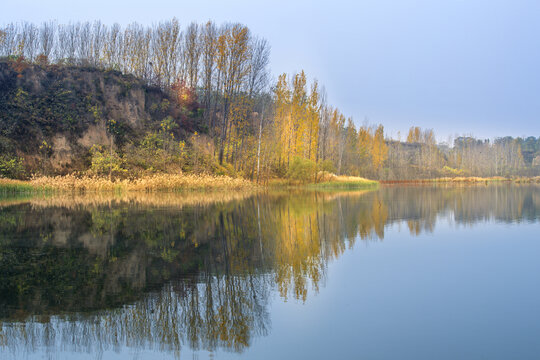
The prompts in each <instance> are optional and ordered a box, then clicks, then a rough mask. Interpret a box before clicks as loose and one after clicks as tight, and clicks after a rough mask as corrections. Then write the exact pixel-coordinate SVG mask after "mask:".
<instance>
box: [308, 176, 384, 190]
mask: <svg viewBox="0 0 540 360" xmlns="http://www.w3.org/2000/svg"><path fill="white" fill-rule="evenodd" d="M378 185H379V182H378V181H375V180H369V179H365V178H362V177H358V176H334V177H332V178H330V179H325V181H322V182H319V183H316V184H309V185H308V188H310V189H317V190H360V189H371V188H376V187H377V186H378Z"/></svg>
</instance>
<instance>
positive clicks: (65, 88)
mask: <svg viewBox="0 0 540 360" xmlns="http://www.w3.org/2000/svg"><path fill="white" fill-rule="evenodd" d="M164 104H165V106H164ZM169 104H171V102H170V99H169V96H168V95H167V94H165V93H164V92H163V91H161V90H160V89H157V88H153V87H149V86H147V85H146V84H145V83H144V82H142V81H141V80H139V79H137V78H135V77H133V76H129V75H128V76H126V75H122V74H121V73H120V72H117V71H104V70H98V69H95V68H88V67H75V66H57V65H51V66H38V65H30V64H20V63H17V62H15V61H11V60H6V59H4V60H1V59H0V153H1V154H9V155H10V156H18V157H22V158H23V159H24V162H25V165H26V166H27V168H28V170H29V171H30V172H31V171H32V168H37V167H39V166H40V167H43V162H44V161H45V160H46V161H47V163H48V164H50V165H49V168H50V169H49V170H50V172H52V173H57V174H61V173H66V172H68V171H73V170H81V169H84V168H85V167H87V165H88V156H89V149H90V148H91V147H92V145H94V144H102V145H109V144H110V143H111V137H112V138H113V139H112V140H113V142H114V146H115V147H122V146H123V145H124V144H126V143H127V142H130V141H136V140H137V139H139V138H140V137H141V136H143V135H144V133H145V132H147V131H149V130H150V131H152V130H154V129H156V128H157V127H158V126H159V122H160V121H161V120H162V119H163V118H164V117H165V116H170V115H172V116H173V118H174V120H175V121H177V122H178V123H179V125H182V121H181V119H180V118H179V115H178V111H177V110H176V109H174V108H173V106H168V105H169ZM175 115H176V117H175ZM110 120H114V121H115V122H116V125H115V133H114V135H111V134H110V133H109V132H108V131H107V124H108V123H109V121H110ZM180 127H181V126H180Z"/></svg>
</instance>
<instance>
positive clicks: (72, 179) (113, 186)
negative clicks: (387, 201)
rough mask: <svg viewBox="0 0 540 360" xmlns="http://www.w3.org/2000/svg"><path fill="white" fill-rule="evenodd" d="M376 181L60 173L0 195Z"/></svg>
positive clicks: (13, 185)
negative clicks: (263, 181) (115, 177)
mask: <svg viewBox="0 0 540 360" xmlns="http://www.w3.org/2000/svg"><path fill="white" fill-rule="evenodd" d="M378 186H379V182H378V181H375V180H368V179H364V178H359V177H347V176H335V177H334V178H332V179H327V180H326V181H321V182H319V183H300V182H294V181H290V180H287V179H273V180H270V181H269V182H267V183H266V184H257V183H256V182H254V181H250V180H246V179H242V178H232V177H229V176H214V175H194V174H159V175H153V176H145V177H141V178H136V179H123V180H109V179H108V178H104V177H91V176H76V175H73V174H70V175H61V176H53V177H45V176H44V177H38V178H33V179H31V180H14V179H6V178H0V194H45V193H46V194H49V193H62V194H65V193H70V192H71V193H86V192H96V193H101V192H104V193H106V192H142V193H153V192H156V193H158V192H162V193H165V192H171V193H172V192H183V191H223V190H225V191H229V190H232V191H240V190H242V191H243V190H263V189H305V190H321V191H333V190H336V191H342V190H363V189H373V188H376V187H378Z"/></svg>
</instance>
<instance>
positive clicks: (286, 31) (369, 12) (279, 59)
mask: <svg viewBox="0 0 540 360" xmlns="http://www.w3.org/2000/svg"><path fill="white" fill-rule="evenodd" d="M172 17H176V18H177V19H179V21H180V23H181V24H184V25H185V26H187V25H188V24H189V23H190V22H192V21H195V22H199V23H204V22H206V21H208V20H213V21H214V22H216V23H218V24H221V23H224V22H240V23H243V24H245V25H247V26H248V27H249V28H250V30H251V31H252V33H253V34H254V35H257V36H259V37H263V38H266V39H267V40H268V41H269V42H270V45H271V47H272V53H271V61H270V67H271V71H272V74H273V75H274V76H275V78H277V75H279V74H281V73H284V72H285V73H288V74H292V73H294V72H298V71H300V70H302V69H303V70H305V71H306V74H307V76H308V78H310V79H314V78H316V79H317V80H318V81H319V83H321V84H322V85H324V86H325V88H326V92H327V94H328V102H329V103H330V104H332V105H334V106H336V107H338V108H339V109H340V110H341V112H342V113H344V114H345V115H346V116H351V117H352V118H353V119H354V121H355V123H356V124H357V125H361V124H363V123H365V122H368V123H370V124H379V123H380V124H382V125H384V127H385V133H387V134H388V135H391V136H392V137H394V138H397V137H398V134H400V136H401V138H402V139H403V138H405V137H406V135H407V131H408V129H409V128H410V127H411V126H420V127H422V128H429V129H433V130H434V131H435V134H436V136H437V139H438V140H439V141H445V140H447V139H448V138H449V137H450V136H456V135H473V136H476V137H480V138H495V137H498V136H506V135H511V136H535V137H538V136H540V71H539V70H540V69H539V67H540V36H539V34H540V1H537V0H504V1H501V0H392V1H391V0H357V1H340V0H333V1H314V0H313V1H304V0H301V1H293V0H288V1H282V0H274V1H266V0H264V1H254V0H251V1H247V0H242V1H224V0H191V1H183V0H152V1H139V0H131V1H111V0H107V1H105V0H92V1H84V2H78V1H73V0H71V1H63V0H50V1H47V0H39V1H29V0H19V1H16V2H15V1H10V2H4V3H3V4H2V10H1V11H0V24H6V23H9V22H17V21H30V22H34V23H40V22H42V21H47V20H57V21H58V22H59V23H67V22H70V21H87V20H88V21H94V20H101V21H102V22H103V23H106V24H112V23H115V22H117V23H119V24H122V25H126V24H129V23H131V22H138V23H142V24H147V25H152V24H154V23H157V22H159V21H163V20H169V19H171V18H172Z"/></svg>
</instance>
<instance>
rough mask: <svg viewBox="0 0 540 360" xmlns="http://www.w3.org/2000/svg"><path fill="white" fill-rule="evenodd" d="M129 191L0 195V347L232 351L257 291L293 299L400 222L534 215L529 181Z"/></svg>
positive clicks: (258, 325) (244, 340) (263, 296)
mask: <svg viewBox="0 0 540 360" xmlns="http://www.w3.org/2000/svg"><path fill="white" fill-rule="evenodd" d="M212 196H214V197H216V195H209V196H206V197H205V196H203V195H200V194H198V195H184V194H182V195H179V196H171V195H161V196H157V197H156V196H150V195H137V196H134V195H131V197H122V198H115V197H107V196H103V197H102V198H92V199H89V198H85V197H81V198H61V197H56V198H40V199H30V200H28V199H26V200H24V199H23V200H9V201H4V202H1V203H0V256H1V257H0V275H1V276H0V319H3V320H2V322H0V346H1V347H3V348H4V349H9V350H10V351H13V352H20V351H28V352H33V351H36V350H38V349H42V348H45V349H55V348H63V349H66V348H68V349H71V350H75V351H85V352H86V351H91V352H97V353H99V352H101V351H105V350H110V349H118V348H120V347H124V346H128V347H132V348H138V349H140V348H146V349H159V350H162V351H169V352H171V353H174V354H180V349H181V347H182V346H189V347H190V348H192V349H205V350H215V349H219V348H224V349H229V350H233V351H239V352H240V351H242V350H244V349H245V348H246V347H248V346H249V345H250V343H251V341H252V339H253V337H255V336H264V335H266V334H268V333H269V332H270V331H271V322H270V315H269V310H268V308H269V301H270V299H271V293H272V292H273V291H277V293H278V294H279V295H280V296H281V297H282V298H284V299H288V298H292V299H294V300H295V301H300V302H303V301H306V299H307V297H308V293H309V292H310V291H314V292H316V291H318V289H319V287H320V286H321V284H322V283H323V282H324V278H325V273H326V267H327V264H328V261H329V260H331V259H334V258H337V257H339V256H340V255H341V254H342V253H343V252H344V251H346V249H347V248H349V247H352V246H353V245H354V243H355V241H356V240H358V239H362V240H369V239H383V238H384V230H385V226H387V225H389V224H392V223H401V222H405V223H406V224H407V226H408V229H409V230H410V232H411V234H413V235H415V234H416V235H417V234H419V233H421V232H422V231H433V229H434V227H435V224H436V222H437V220H438V219H439V218H440V217H446V218H451V219H452V220H453V221H454V222H455V223H457V224H473V223H475V222H478V221H488V220H489V221H492V220H496V221H502V222H519V221H525V220H526V221H537V220H538V219H539V217H540V194H539V192H538V188H536V187H532V186H506V185H505V186H489V187H484V186H482V187H480V186H478V187H476V186H474V187H453V188H447V189H440V188H435V187H389V188H383V189H380V190H379V191H374V192H348V193H313V192H312V193H269V194H254V195H251V196H249V195H245V194H244V195H220V196H217V198H212Z"/></svg>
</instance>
